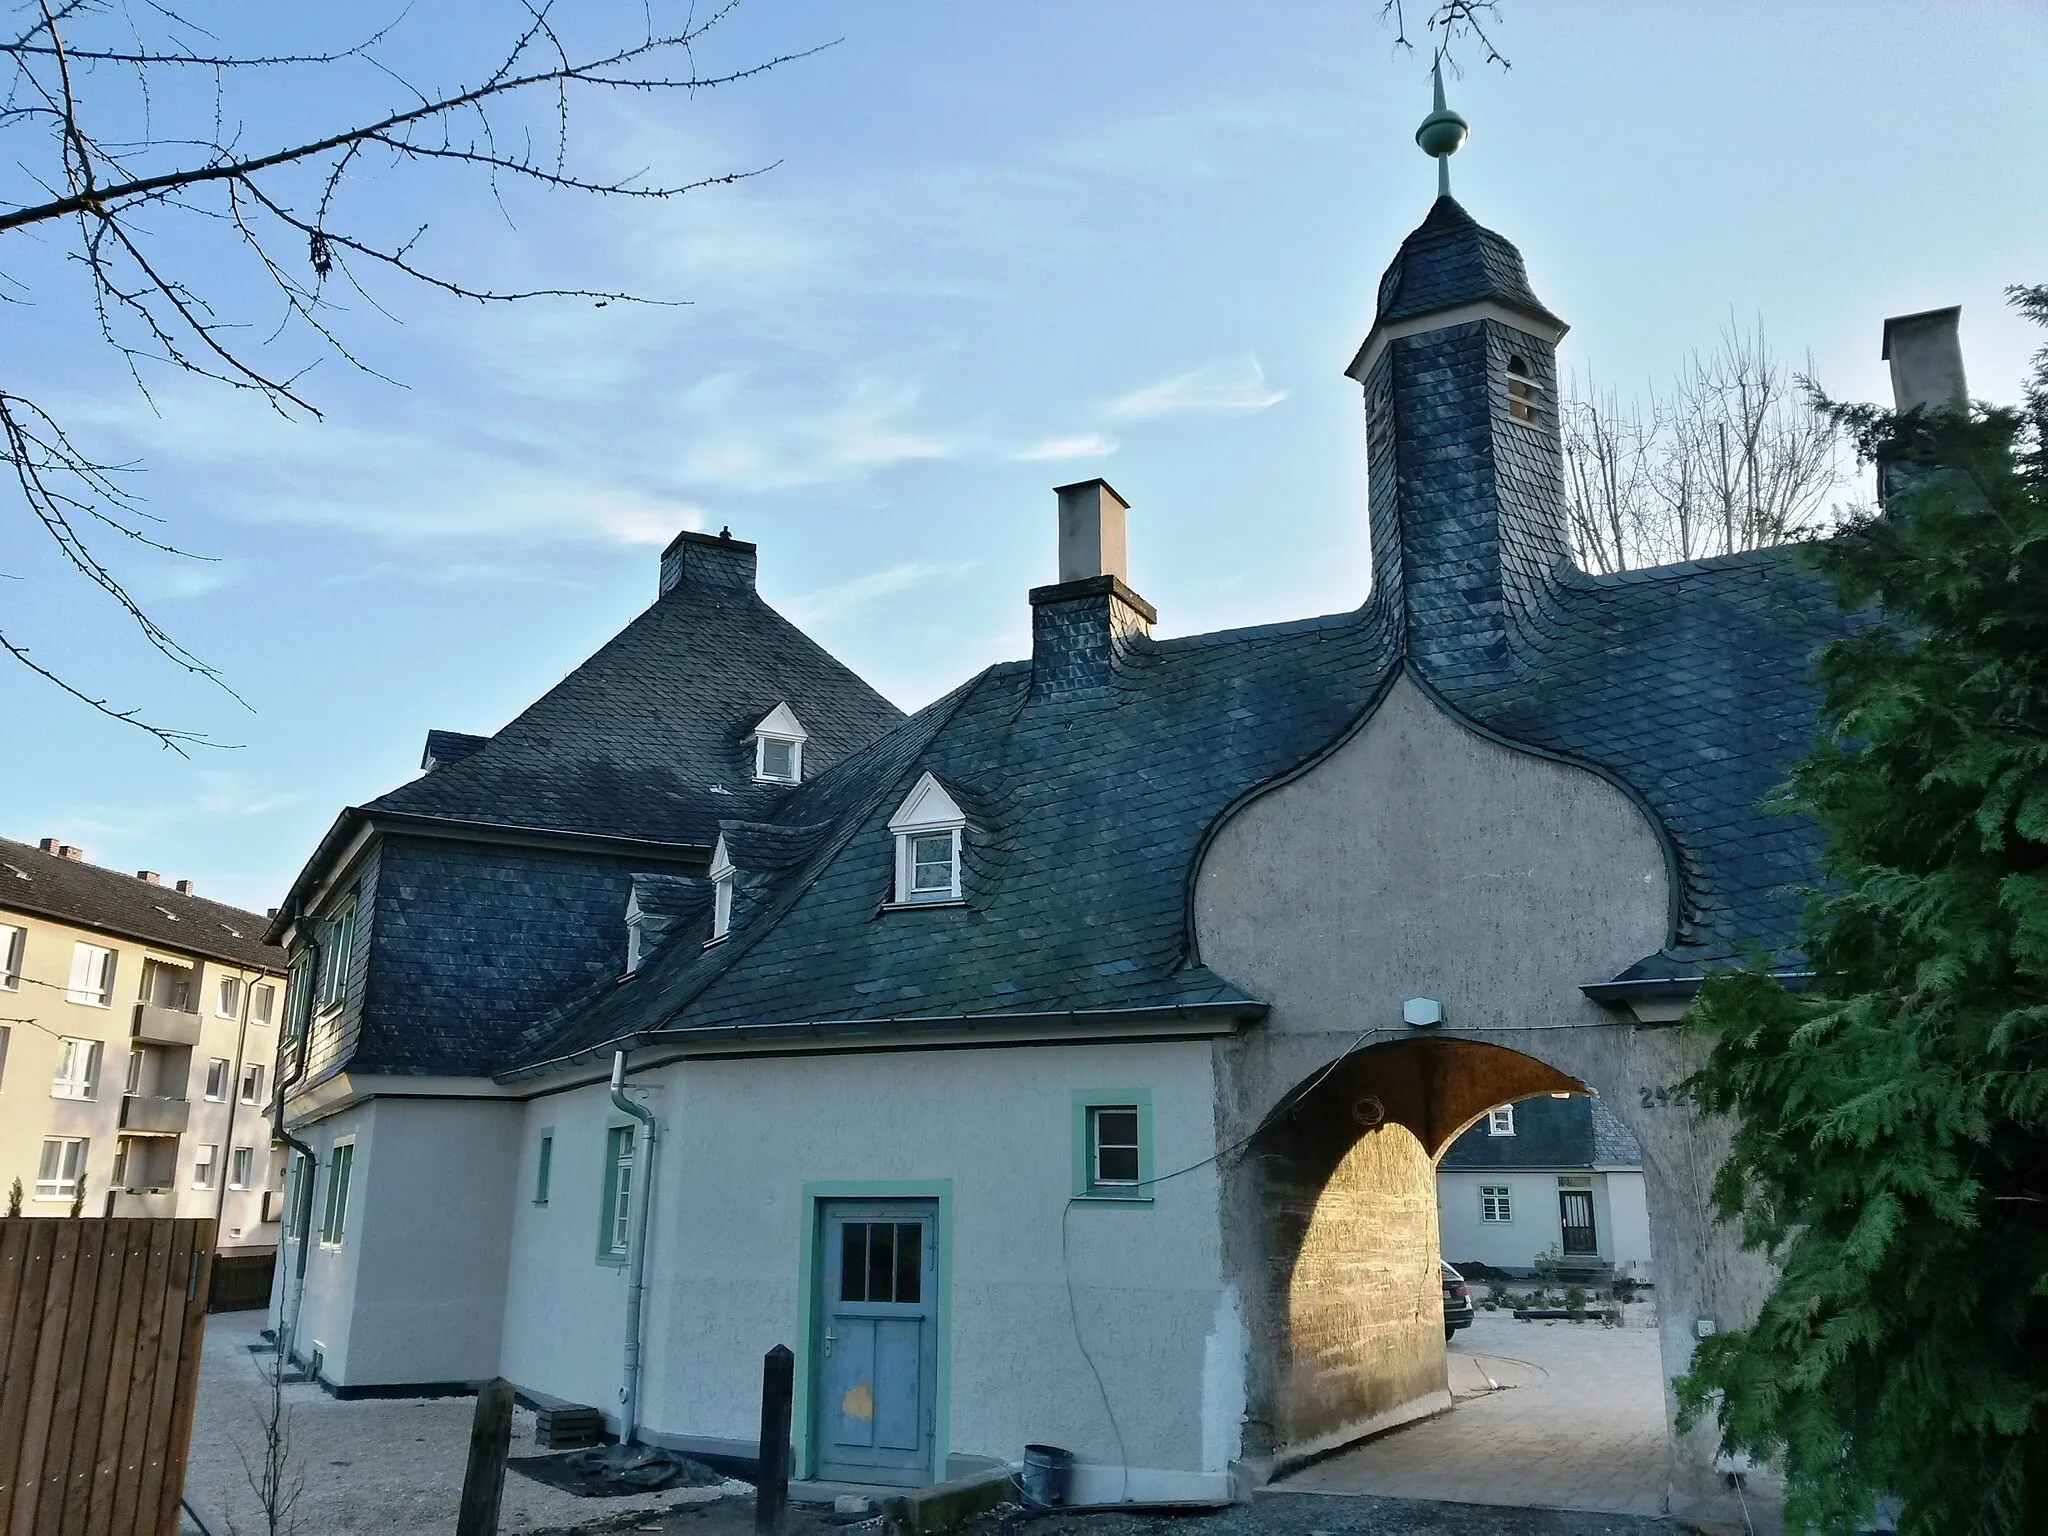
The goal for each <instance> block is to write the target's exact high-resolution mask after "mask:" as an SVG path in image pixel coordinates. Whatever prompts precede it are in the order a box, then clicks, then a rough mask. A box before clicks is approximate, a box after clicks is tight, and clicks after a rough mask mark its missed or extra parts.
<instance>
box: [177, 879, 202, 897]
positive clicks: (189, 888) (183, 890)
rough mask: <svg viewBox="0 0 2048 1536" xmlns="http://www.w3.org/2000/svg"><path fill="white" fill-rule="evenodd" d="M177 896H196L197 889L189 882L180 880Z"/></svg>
mask: <svg viewBox="0 0 2048 1536" xmlns="http://www.w3.org/2000/svg"><path fill="white" fill-rule="evenodd" d="M178 894H179V895H180V896H197V895H198V894H199V887H198V886H196V885H194V884H193V883H192V882H191V881H190V880H180V881H179V882H178Z"/></svg>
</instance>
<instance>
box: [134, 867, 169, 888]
mask: <svg viewBox="0 0 2048 1536" xmlns="http://www.w3.org/2000/svg"><path fill="white" fill-rule="evenodd" d="M135 878H136V879H138V880H140V881H142V882H143V883H145V884H147V885H162V884H163V883H164V877H163V876H162V875H160V874H158V873H157V872H156V871H155V870H153V869H138V870H137V871H135Z"/></svg>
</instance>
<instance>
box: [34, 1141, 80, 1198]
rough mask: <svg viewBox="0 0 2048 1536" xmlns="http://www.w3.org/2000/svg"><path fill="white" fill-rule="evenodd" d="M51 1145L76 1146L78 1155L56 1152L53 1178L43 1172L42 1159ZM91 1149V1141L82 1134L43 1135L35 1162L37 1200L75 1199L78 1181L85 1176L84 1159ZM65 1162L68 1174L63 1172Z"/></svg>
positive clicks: (44, 1158) (45, 1156)
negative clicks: (55, 1174) (41, 1144)
mask: <svg viewBox="0 0 2048 1536" xmlns="http://www.w3.org/2000/svg"><path fill="white" fill-rule="evenodd" d="M52 1147H64V1148H71V1147H76V1148H77V1149H78V1155H77V1156H76V1157H75V1158H72V1157H67V1156H65V1154H64V1153H62V1152H60V1153H59V1154H58V1163H57V1176H56V1177H55V1178H48V1177H45V1176H44V1173H43V1161H44V1160H46V1159H47V1157H48V1154H49V1150H50V1148H52ZM91 1150H92V1142H91V1141H90V1140H89V1139H88V1138H87V1137H84V1136H45V1137H44V1138H43V1146H42V1152H41V1153H40V1154H39V1155H38V1160H37V1162H36V1198H37V1199H38V1200H63V1201H66V1202H69V1201H72V1200H76V1199H77V1198H78V1181H79V1180H80V1179H82V1178H84V1177H85V1160H86V1157H87V1155H88V1154H89V1153H90V1152H91ZM67 1164H69V1166H70V1170H71V1171H70V1174H69V1175H68V1176H67V1175H66V1174H65V1172H64V1169H65V1166H66V1165H67Z"/></svg>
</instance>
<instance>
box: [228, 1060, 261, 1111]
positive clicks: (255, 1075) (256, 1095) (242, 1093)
mask: <svg viewBox="0 0 2048 1536" xmlns="http://www.w3.org/2000/svg"><path fill="white" fill-rule="evenodd" d="M235 1089H236V1092H235V1097H236V1098H237V1099H239V1100H240V1101H241V1102H242V1103H244V1104H261V1103H262V1102H263V1063H262V1062H260V1061H252V1062H250V1063H249V1064H248V1065H247V1066H245V1067H243V1068H242V1080H241V1082H239V1083H238V1084H236V1085H235Z"/></svg>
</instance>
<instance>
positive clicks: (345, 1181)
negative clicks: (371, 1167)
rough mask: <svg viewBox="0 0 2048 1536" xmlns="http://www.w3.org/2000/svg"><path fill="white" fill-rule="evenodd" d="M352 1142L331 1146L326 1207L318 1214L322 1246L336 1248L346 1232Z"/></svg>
mask: <svg viewBox="0 0 2048 1536" xmlns="http://www.w3.org/2000/svg"><path fill="white" fill-rule="evenodd" d="M355 1161H356V1144H355V1143H354V1142H352V1141H345V1142H343V1143H342V1144H341V1145H340V1146H338V1147H336V1148H335V1149H334V1152H333V1154H332V1156H331V1158H330V1159H329V1162H328V1168H327V1207H326V1209H325V1210H324V1211H323V1212H322V1213H321V1217H320V1243H321V1246H322V1247H326V1248H339V1247H340V1246H341V1240H342V1238H343V1237H344V1236H346V1235H347V1233H348V1186H349V1179H350V1176H351V1175H352V1174H353V1173H354V1172H355Z"/></svg>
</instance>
